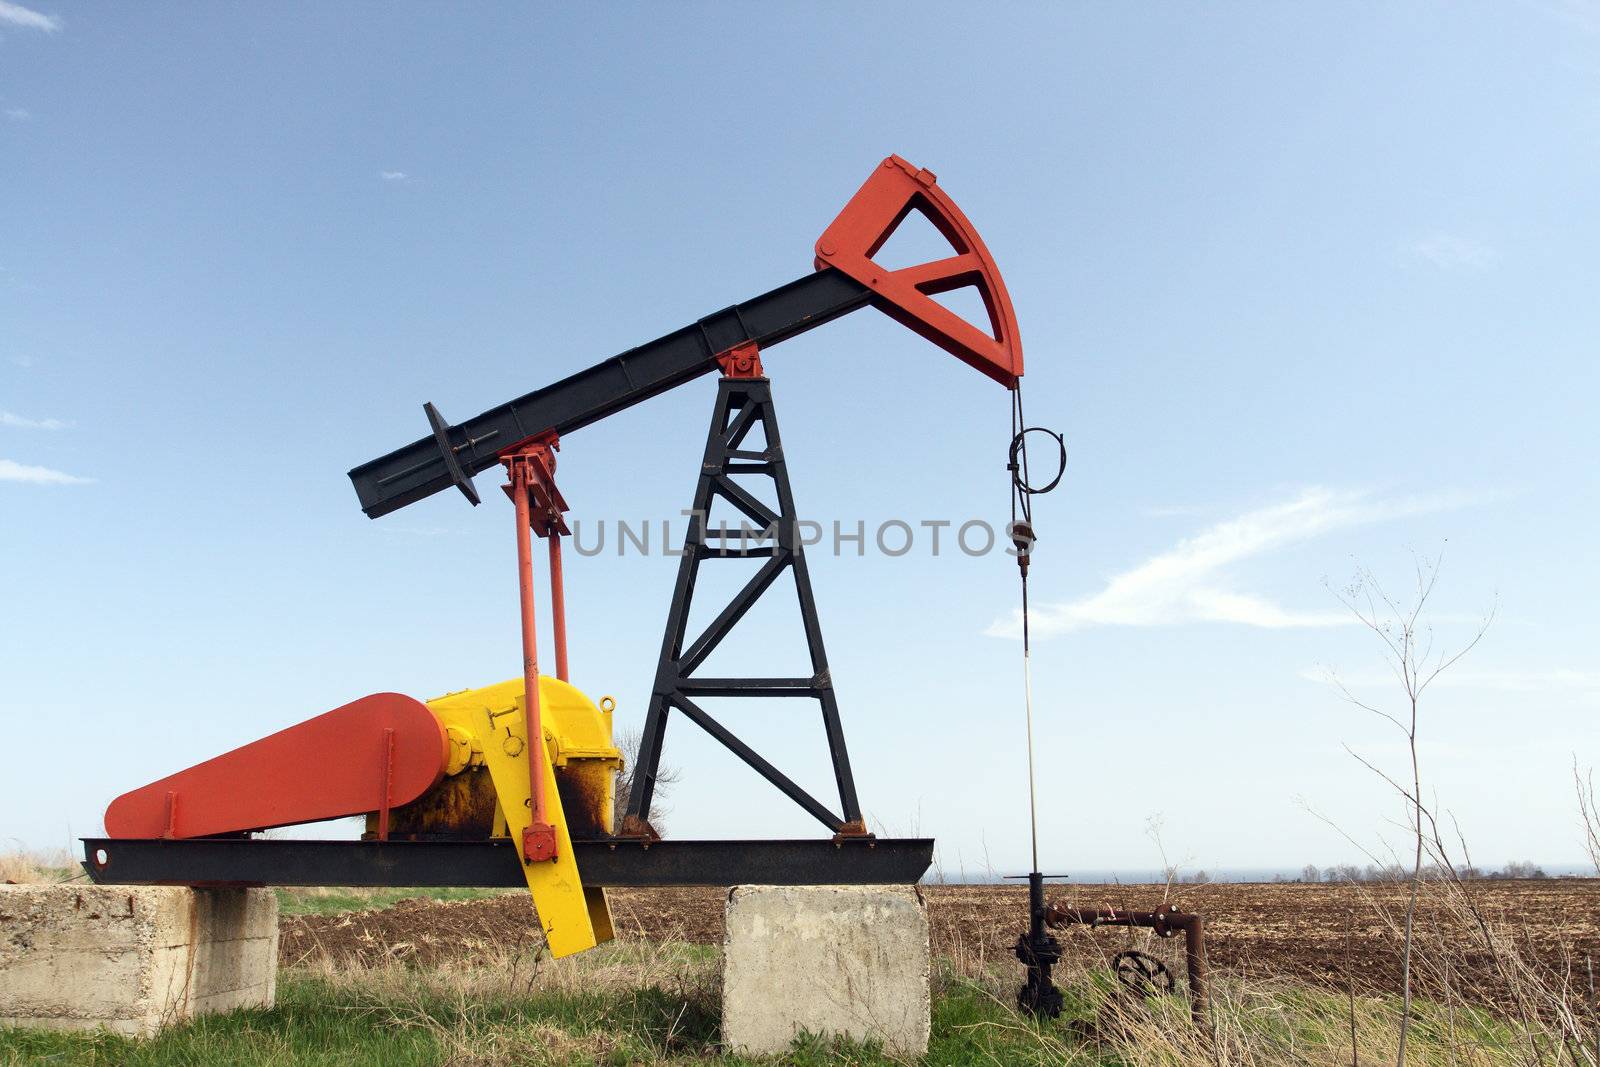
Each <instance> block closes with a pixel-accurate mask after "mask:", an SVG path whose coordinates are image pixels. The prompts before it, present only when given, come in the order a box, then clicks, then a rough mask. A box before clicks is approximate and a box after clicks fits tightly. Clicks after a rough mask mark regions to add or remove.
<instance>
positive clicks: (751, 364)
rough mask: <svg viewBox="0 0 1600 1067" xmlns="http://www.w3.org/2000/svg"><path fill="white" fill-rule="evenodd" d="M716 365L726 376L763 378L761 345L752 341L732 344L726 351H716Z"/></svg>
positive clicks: (764, 372) (765, 374)
mask: <svg viewBox="0 0 1600 1067" xmlns="http://www.w3.org/2000/svg"><path fill="white" fill-rule="evenodd" d="M717 365H718V366H719V367H721V368H722V374H723V377H726V378H765V377H766V376H767V372H766V371H765V370H763V369H762V367H761V346H760V345H758V344H756V343H755V342H754V341H746V342H744V343H743V344H738V345H734V346H733V347H732V348H730V349H728V350H727V351H726V352H718V353H717Z"/></svg>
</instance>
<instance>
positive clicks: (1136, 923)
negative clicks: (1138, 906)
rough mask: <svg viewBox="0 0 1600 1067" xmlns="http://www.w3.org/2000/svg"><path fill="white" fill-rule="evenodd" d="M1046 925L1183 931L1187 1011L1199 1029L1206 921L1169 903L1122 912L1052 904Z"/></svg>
mask: <svg viewBox="0 0 1600 1067" xmlns="http://www.w3.org/2000/svg"><path fill="white" fill-rule="evenodd" d="M1044 921H1045V925H1046V926H1073V925H1081V926H1133V927H1140V928H1143V929H1148V930H1153V931H1155V935H1156V936H1157V937H1171V936H1172V935H1173V934H1174V933H1176V932H1177V931H1180V930H1181V931H1182V932H1183V962H1184V967H1185V969H1186V970H1187V971H1188V976H1189V1014H1190V1017H1191V1018H1193V1019H1194V1023H1195V1025H1196V1026H1198V1027H1199V1028H1200V1029H1201V1030H1202V1031H1204V1030H1207V1026H1206V1017H1207V1015H1208V1013H1209V1006H1210V1004H1209V997H1208V993H1207V972H1206V921H1205V918H1204V917H1203V916H1200V915H1196V914H1195V913H1194V912H1189V911H1179V910H1178V906H1177V905H1176V904H1168V905H1167V906H1166V907H1164V908H1160V909H1158V910H1156V911H1122V910H1120V909H1117V908H1073V907H1069V906H1067V905H1066V904H1062V903H1059V902H1058V903H1055V904H1052V905H1050V906H1049V907H1048V908H1046V909H1045V913H1044Z"/></svg>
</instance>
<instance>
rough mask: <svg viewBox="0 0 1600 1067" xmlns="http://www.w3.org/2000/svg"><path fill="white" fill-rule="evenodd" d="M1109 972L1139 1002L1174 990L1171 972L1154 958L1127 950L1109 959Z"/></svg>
mask: <svg viewBox="0 0 1600 1067" xmlns="http://www.w3.org/2000/svg"><path fill="white" fill-rule="evenodd" d="M1111 972H1112V973H1113V974H1115V975H1116V976H1117V981H1118V982H1119V983H1121V984H1122V987H1123V988H1124V989H1127V990H1128V991H1129V992H1131V993H1133V994H1134V995H1135V996H1136V997H1138V998H1139V999H1140V1000H1149V999H1150V998H1151V997H1157V996H1166V995H1167V994H1169V993H1171V992H1172V991H1173V988H1174V983H1173V980H1172V972H1171V971H1169V970H1168V969H1167V965H1166V964H1165V963H1162V962H1161V961H1160V960H1158V959H1156V958H1155V957H1154V956H1151V955H1148V954H1147V953H1144V952H1138V951H1135V950H1133V949H1129V950H1128V951H1126V952H1119V953H1117V954H1116V955H1115V956H1114V957H1112V959H1111Z"/></svg>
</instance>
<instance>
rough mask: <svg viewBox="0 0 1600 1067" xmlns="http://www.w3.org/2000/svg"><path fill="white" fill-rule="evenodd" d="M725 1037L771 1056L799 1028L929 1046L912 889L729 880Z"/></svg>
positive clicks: (908, 1047)
mask: <svg viewBox="0 0 1600 1067" xmlns="http://www.w3.org/2000/svg"><path fill="white" fill-rule="evenodd" d="M724 948H725V953H724V962H723V978H722V1040H723V1043H724V1044H725V1045H726V1046H728V1048H729V1049H730V1050H732V1051H735V1052H743V1053H750V1054H758V1055H760V1054H773V1053H782V1052H784V1051H785V1050H787V1049H788V1048H789V1046H790V1044H791V1043H792V1042H793V1041H794V1038H795V1037H796V1035H798V1034H799V1033H801V1032H802V1031H805V1032H807V1033H812V1034H828V1035H841V1036H847V1037H851V1038H855V1039H857V1040H868V1041H878V1042H881V1043H882V1045H883V1047H884V1048H885V1049H886V1050H888V1051H890V1052H893V1053H895V1054H898V1055H920V1054H922V1053H924V1052H926V1051H927V1048H928V912H927V907H926V906H925V905H924V903H923V900H922V895H921V894H920V893H918V892H917V890H916V889H915V887H912V886H760V885H743V886H736V887H735V888H734V889H733V890H732V891H731V892H730V893H729V894H728V906H727V940H726V942H725V945H724Z"/></svg>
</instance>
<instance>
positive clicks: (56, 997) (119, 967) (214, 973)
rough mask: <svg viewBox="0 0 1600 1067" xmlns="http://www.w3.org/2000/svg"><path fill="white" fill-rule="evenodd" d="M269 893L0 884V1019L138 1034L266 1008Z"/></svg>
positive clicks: (273, 959)
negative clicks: (196, 1018)
mask: <svg viewBox="0 0 1600 1067" xmlns="http://www.w3.org/2000/svg"><path fill="white" fill-rule="evenodd" d="M277 973H278V898H277V897H276V896H275V895H274V894H273V892H272V890H270V889H187V888H184V887H181V886H89V885H0V1026H41V1027H49V1028H51V1029H57V1030H93V1029H96V1028H98V1027H105V1028H106V1029H109V1030H113V1031H116V1032H118V1033H122V1034H132V1035H147V1034H152V1033H154V1032H155V1031H157V1030H159V1029H160V1028H161V1027H162V1026H165V1025H166V1024H168V1023H173V1022H181V1021H183V1020H185V1019H189V1018H192V1017H194V1016H196V1015H200V1014H202V1013H205V1012H213V1011H229V1010H232V1009H234V1008H245V1007H271V1006H272V1002H273V998H274V996H275V995H276V992H277Z"/></svg>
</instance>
